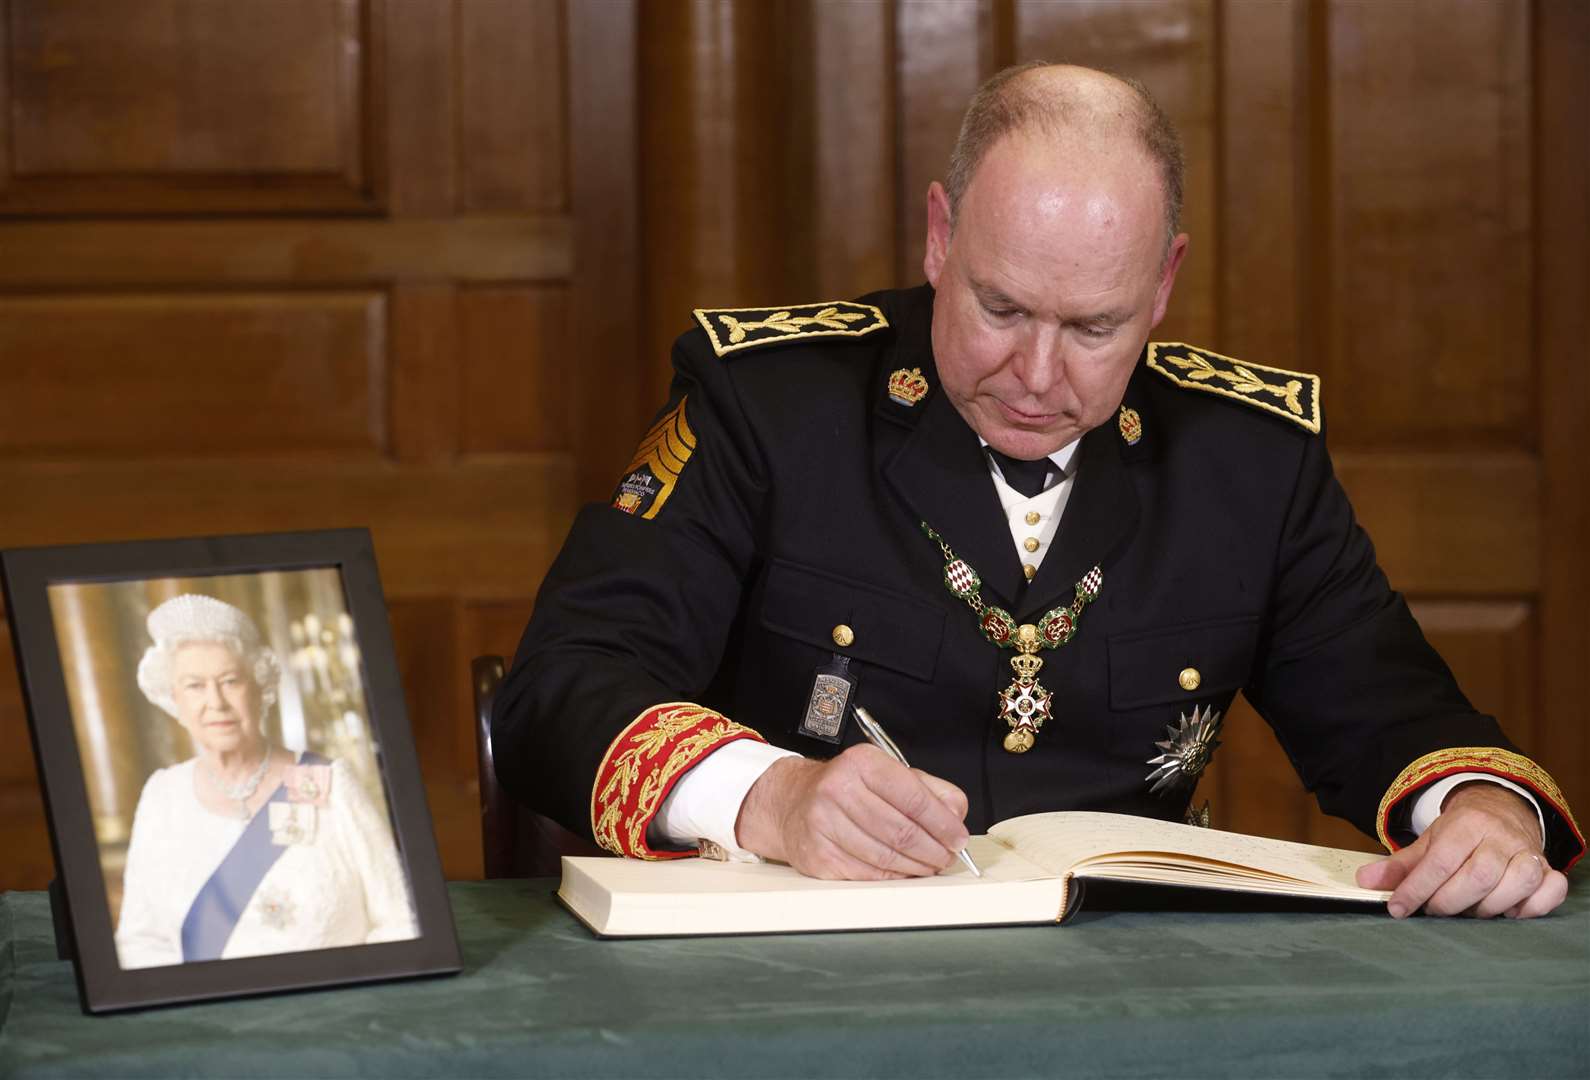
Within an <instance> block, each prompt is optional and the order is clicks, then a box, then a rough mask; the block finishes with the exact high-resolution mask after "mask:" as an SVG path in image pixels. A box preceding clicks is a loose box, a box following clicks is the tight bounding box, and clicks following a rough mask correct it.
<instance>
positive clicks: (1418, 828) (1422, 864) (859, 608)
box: [493, 65, 1584, 916]
mask: <svg viewBox="0 0 1590 1080" xmlns="http://www.w3.org/2000/svg"><path fill="white" fill-rule="evenodd" d="M1181 187H1182V162H1181V151H1180V147H1179V143H1178V142H1177V139H1176V136H1175V133H1174V130H1173V129H1172V127H1171V125H1170V124H1169V122H1168V120H1166V118H1165V116H1164V114H1163V113H1162V112H1161V111H1160V110H1159V109H1158V107H1157V106H1156V105H1155V104H1154V103H1153V101H1152V100H1151V99H1150V98H1149V97H1148V95H1147V94H1146V92H1144V91H1143V89H1142V88H1141V87H1140V86H1137V85H1136V84H1132V83H1129V82H1126V81H1123V80H1120V79H1117V78H1115V77H1113V76H1109V75H1105V74H1103V73H1100V72H1095V71H1090V70H1088V69H1084V68H1076V67H1065V66H1047V65H1027V66H1024V67H1022V68H1017V69H1012V70H1011V71H1007V72H1004V73H1001V74H1000V75H999V76H996V77H995V78H994V79H993V80H991V81H990V82H989V83H988V84H987V85H985V86H984V87H983V88H982V89H980V90H979V92H978V94H977V95H976V97H975V98H974V99H973V101H972V104H971V106H970V108H969V109H968V112H967V116H966V119H965V122H964V123H963V126H962V130H961V136H960V139H959V140H958V142H957V145H956V148H955V152H954V154H953V156H952V159H951V162H950V168H949V172H948V174H947V178H946V181H945V182H944V184H942V185H941V184H938V183H935V184H933V185H932V186H931V187H930V188H929V190H928V196H927V215H928V237H927V250H926V255H925V258H924V261H923V268H924V270H925V273H926V277H927V282H928V284H927V285H925V286H922V287H919V288H917V289H912V290H905V291H890V292H883V293H877V294H873V295H871V296H867V297H863V298H861V299H860V300H859V301H856V302H837V301H836V302H829V303H822V304H808V305H784V306H779V307H771V308H758V309H731V310H718V309H702V310H698V311H697V312H695V317H696V322H697V324H698V326H697V329H694V330H692V331H691V332H690V333H687V334H685V335H684V336H683V337H681V338H680V339H679V342H678V343H677V345H676V346H675V349H674V367H675V378H674V382H673V386H672V391H671V395H670V398H669V401H668V403H667V404H666V405H665V406H664V408H663V409H662V410H661V412H660V413H659V414H658V419H657V420H656V422H655V424H654V425H653V427H652V428H651V430H650V431H648V432H647V433H646V435H645V436H644V437H643V438H642V441H641V444H640V447H639V449H638V450H637V452H636V455H635V459H634V461H633V462H632V464H631V465H630V467H629V469H627V470H626V471H625V475H624V476H623V477H622V478H621V480H620V482H619V485H618V488H617V490H616V491H615V493H614V497H613V500H612V502H611V504H608V505H601V506H593V507H589V508H587V509H586V510H584V511H583V512H582V513H581V515H580V516H579V518H578V519H577V521H576V523H575V525H574V528H573V530H572V532H571V534H570V537H569V541H568V543H567V544H566V545H565V547H564V550H563V553H562V554H561V555H560V556H559V559H558V560H557V562H556V564H555V565H554V567H553V568H552V570H551V572H550V573H549V574H548V577H547V579H546V582H545V584H544V585H543V589H542V592H541V594H540V597H539V598H538V600H537V604H536V614H535V617H534V619H533V620H532V621H531V624H530V626H529V627H528V629H527V630H526V633H525V636H524V640H523V642H522V643H521V645H520V649H519V653H518V655H517V657H516V661H515V665H514V668H513V670H512V672H511V673H510V674H509V676H508V678H507V680H506V681H505V683H504V685H503V688H502V690H501V691H500V692H499V696H498V712H497V715H496V722H495V724H494V729H493V731H494V740H495V746H496V760H497V767H498V771H499V774H500V777H501V779H502V781H503V783H504V784H505V785H506V786H507V787H508V788H509V790H512V791H516V792H519V793H521V796H522V797H524V798H526V800H527V801H529V802H531V804H532V805H534V806H536V807H537V808H538V809H540V810H542V811H543V812H545V813H548V814H550V815H551V816H553V817H554V818H557V819H558V820H560V821H562V822H563V823H564V824H565V825H567V826H569V827H571V828H574V829H577V830H582V831H588V832H590V833H591V835H593V836H594V837H595V838H596V840H597V841H598V842H599V843H601V844H602V845H603V846H605V847H607V848H609V849H610V850H612V851H614V852H617V853H619V854H624V855H630V856H638V857H643V858H666V857H677V856H681V855H690V854H696V853H697V852H706V853H709V854H713V855H715V856H718V857H728V858H746V859H749V858H771V859H778V860H782V861H785V862H788V863H790V864H792V865H793V866H795V867H796V868H797V869H799V870H801V871H803V872H805V873H808V874H812V875H816V876H822V877H840V878H858V879H865V878H879V877H895V876H904V875H922V874H931V873H935V872H937V871H938V870H940V869H942V868H944V867H945V866H947V865H949V863H950V862H951V861H953V859H954V858H955V853H956V852H958V851H959V850H960V849H961V848H962V847H963V846H964V844H965V841H966V838H967V835H968V831H969V830H970V831H973V832H981V831H983V830H985V829H986V828H987V827H988V826H989V825H991V824H993V823H994V822H996V821H999V820H1002V819H1005V818H1008V817H1013V816H1017V815H1019V814H1024V813H1033V812H1039V811H1047V810H1065V809H1093V810H1110V811H1116V812H1122V813H1131V814H1141V815H1147V816H1151V817H1159V818H1167V819H1172V820H1184V819H1195V818H1196V814H1195V812H1194V811H1192V809H1191V806H1190V800H1191V796H1192V794H1193V791H1194V789H1195V787H1196V784H1197V780H1198V776H1199V774H1200V773H1201V772H1202V770H1203V768H1204V767H1205V766H1206V764H1207V762H1208V760H1209V758H1210V755H1211V754H1212V753H1214V751H1215V749H1216V747H1217V746H1218V733H1219V722H1220V717H1221V716H1222V715H1223V714H1224V712H1225V710H1226V709H1227V708H1228V707H1229V705H1230V703H1231V701H1232V699H1233V697H1234V696H1235V695H1236V693H1237V692H1238V691H1239V690H1240V691H1242V692H1244V693H1245V695H1246V697H1247V699H1248V700H1249V701H1250V702H1251V703H1252V704H1253V705H1254V707H1255V708H1256V709H1257V710H1258V711H1259V712H1260V714H1261V715H1263V716H1264V717H1265V718H1266V719H1267V720H1268V721H1269V722H1270V723H1271V724H1272V725H1273V726H1274V728H1275V730H1276V733H1277V735H1278V736H1279V738H1280V740H1281V742H1282V744H1283V746H1284V747H1285V748H1286V750H1287V752H1288V754H1289V756H1290V758H1291V760H1292V761H1293V763H1294V765H1295V766H1296V768H1297V770H1298V772H1299V774H1300V775H1301V777H1302V779H1303V781H1304V783H1305V784H1306V785H1307V786H1308V787H1309V788H1310V789H1311V790H1313V791H1315V792H1316V794H1317V796H1318V798H1319V800H1320V803H1321V805H1322V806H1323V807H1324V809H1325V810H1326V811H1327V812H1330V813H1335V814H1338V815H1341V816H1343V817H1346V818H1348V819H1349V820H1351V821H1353V822H1354V823H1355V824H1356V825H1358V826H1359V827H1360V828H1362V829H1364V830H1365V831H1366V832H1368V833H1370V834H1371V835H1377V836H1379V837H1380V838H1381V839H1382V841H1383V842H1385V843H1386V845H1387V846H1388V848H1391V849H1392V850H1393V851H1394V854H1393V855H1392V856H1391V857H1390V858H1388V859H1387V860H1385V861H1383V862H1380V863H1377V864H1374V865H1373V866H1371V867H1368V868H1366V869H1365V871H1364V872H1363V873H1362V874H1361V875H1360V881H1361V883H1362V884H1364V885H1366V886H1369V887H1375V888H1386V889H1394V890H1395V892H1394V894H1393V896H1392V900H1391V903H1390V909H1391V911H1392V913H1393V914H1396V915H1399V916H1400V915H1405V914H1408V913H1410V912H1412V911H1415V910H1418V909H1419V908H1421V907H1423V908H1424V909H1425V910H1427V911H1430V912H1433V913H1438V914H1458V913H1467V914H1474V915H1480V916H1489V915H1497V914H1508V915H1514V916H1532V915H1540V914H1544V913H1546V912H1548V911H1550V910H1551V909H1552V908H1554V907H1555V906H1556V905H1557V904H1559V903H1560V902H1561V901H1562V898H1563V896H1564V895H1565V893H1566V878H1565V877H1564V876H1563V874H1562V873H1561V872H1560V869H1561V868H1566V866H1568V865H1569V864H1570V863H1571V862H1572V861H1573V860H1575V859H1577V858H1578V857H1579V855H1580V854H1581V853H1582V852H1583V850H1584V843H1583V839H1582V837H1581V835H1580V833H1579V830H1578V828H1577V826H1576V825H1575V823H1574V821H1573V818H1572V815H1571V813H1570V812H1569V810H1568V807H1567V806H1566V804H1565V802H1564V801H1563V799H1562V795H1561V792H1560V791H1559V790H1558V789H1557V787H1556V785H1555V783H1553V781H1552V779H1551V778H1550V777H1549V776H1548V775H1547V774H1546V773H1545V772H1544V771H1543V770H1542V769H1540V767H1539V766H1538V765H1536V764H1535V763H1533V762H1531V761H1529V760H1528V759H1527V758H1525V757H1523V756H1522V755H1521V754H1519V753H1518V752H1517V750H1516V748H1514V747H1513V746H1512V745H1511V744H1509V743H1508V742H1507V740H1506V738H1505V736H1503V734H1502V732H1501V730H1500V728H1499V727H1498V725H1497V724H1496V722H1495V720H1494V719H1492V718H1490V717H1487V716H1483V715H1481V714H1479V713H1477V712H1476V711H1475V710H1474V709H1473V708H1472V707H1471V706H1470V705H1469V703H1468V702H1467V700H1466V699H1464V697H1463V695H1462V694H1461V692H1460V691H1459V690H1458V688H1457V686H1456V684H1455V683H1454V681H1453V679H1452V676H1451V674H1450V672H1449V671H1448V670H1447V668H1446V666H1445V665H1444V664H1443V663H1442V662H1441V660H1440V658H1439V657H1438V656H1436V654H1435V653H1434V652H1433V651H1432V650H1431V649H1430V647H1429V645H1428V644H1427V643H1426V642H1425V641H1424V638H1423V636H1422V635H1421V634H1420V632H1419V629H1418V626H1417V625H1416V623H1415V622H1414V620H1413V618H1412V616H1411V615H1410V614H1409V612H1408V610H1407V606H1406V604H1405V603H1404V602H1403V600H1402V599H1401V597H1399V596H1398V595H1397V594H1395V593H1393V592H1392V591H1391V590H1390V588H1389V586H1388V584H1387V582H1386V579H1385V577H1384V575H1383V574H1382V573H1381V572H1380V570H1379V568H1378V567H1377V566H1376V564H1375V559H1374V552H1373V548H1372V546H1371V545H1370V542H1369V540H1368V538H1367V536H1365V535H1364V533H1363V531H1362V530H1361V529H1359V528H1358V526H1357V525H1356V523H1355V522H1354V520H1353V516H1352V511H1351V508H1350V507H1349V505H1348V503H1347V500H1346V497H1345V495H1344V494H1343V493H1342V490H1341V488H1340V486H1339V485H1338V484H1337V482H1336V480H1335V477H1334V475H1333V473H1332V470H1331V464H1330V458H1329V455H1328V454H1327V452H1326V449H1325V441H1324V436H1323V430H1322V429H1323V418H1322V417H1321V415H1320V406H1319V382H1318V379H1317V378H1315V377H1313V376H1311V375H1308V374H1305V373H1300V372H1293V371H1288V370H1285V369H1283V368H1279V367H1272V366H1269V365H1266V364H1260V363H1255V362H1243V361H1237V360H1233V359H1231V358H1229V357H1225V356H1222V355H1220V354H1218V353H1214V352H1210V351H1207V350H1203V349H1198V348H1194V347H1191V346H1187V345H1182V344H1168V343H1151V342H1150V341H1149V337H1150V335H1151V332H1152V331H1153V329H1154V327H1155V326H1156V325H1158V323H1159V322H1160V320H1161V319H1162V318H1163V317H1164V314H1165V310H1166V307H1167V305H1168V304H1169V301H1170V296H1171V291H1172V288H1173V286H1174V284H1175V280H1176V273H1177V270H1178V269H1179V267H1180V265H1181V261H1182V258H1183V256H1184V255H1185V253H1186V250H1187V243H1188V238H1187V236H1186V234H1184V233H1182V232H1181V230H1180V226H1179V213H1180V205H1181ZM858 704H861V705H865V706H867V707H868V709H869V710H870V711H871V712H872V713H873V714H874V715H875V716H876V717H877V718H878V719H879V720H881V721H882V722H883V723H884V725H885V726H886V727H887V728H888V730H889V731H890V732H891V734H892V735H893V736H894V738H895V741H896V742H898V743H899V744H900V745H901V746H902V747H903V749H904V750H905V752H906V754H907V755H908V756H909V758H910V760H911V761H912V763H913V764H914V765H915V766H916V768H915V769H907V768H905V767H904V766H902V765H898V764H896V763H895V762H894V761H893V760H891V759H890V758H889V757H888V756H887V755H885V754H884V753H882V752H881V751H878V750H876V749H874V748H873V747H872V746H870V745H867V744H865V743H864V742H862V740H861V735H860V733H859V731H858V730H857V727H856V724H855V722H854V721H853V719H852V716H853V713H852V710H853V709H854V707H855V706H856V705H858Z"/></svg>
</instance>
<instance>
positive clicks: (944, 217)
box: [922, 180, 950, 289]
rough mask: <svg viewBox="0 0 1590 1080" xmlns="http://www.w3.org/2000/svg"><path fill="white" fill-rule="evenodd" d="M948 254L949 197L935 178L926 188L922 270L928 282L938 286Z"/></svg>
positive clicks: (935, 286)
mask: <svg viewBox="0 0 1590 1080" xmlns="http://www.w3.org/2000/svg"><path fill="white" fill-rule="evenodd" d="M949 254H950V197H949V196H948V195H947V194H945V192H944V185H943V184H941V183H939V182H938V181H937V180H935V181H933V182H932V183H931V184H929V185H928V190H927V250H926V251H925V252H924V253H923V255H922V272H923V273H924V274H926V275H927V279H928V284H929V285H932V286H933V287H934V288H935V289H936V288H938V287H939V275H940V274H942V273H943V272H944V260H945V259H947V258H948V257H949Z"/></svg>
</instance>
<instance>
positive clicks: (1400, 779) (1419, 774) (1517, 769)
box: [1375, 746, 1585, 870]
mask: <svg viewBox="0 0 1590 1080" xmlns="http://www.w3.org/2000/svg"><path fill="white" fill-rule="evenodd" d="M1454 773H1488V774H1489V775H1491V776H1500V777H1503V778H1504V779H1507V780H1511V781H1513V783H1515V784H1520V785H1522V786H1523V787H1526V788H1528V789H1529V790H1530V791H1531V792H1533V793H1534V795H1535V797H1536V798H1538V799H1540V800H1541V801H1542V802H1543V803H1545V804H1546V807H1547V808H1549V809H1550V810H1551V812H1552V813H1553V814H1555V815H1556V816H1557V817H1558V818H1560V819H1561V820H1562V822H1563V824H1565V825H1567V827H1568V831H1569V832H1570V833H1572V835H1573V840H1574V842H1576V843H1577V844H1578V851H1576V852H1573V853H1572V854H1568V855H1566V856H1565V857H1564V858H1563V859H1561V860H1560V861H1561V863H1562V865H1559V866H1558V867H1557V868H1558V869H1559V870H1566V869H1568V867H1570V866H1572V865H1573V864H1574V863H1576V862H1578V861H1579V857H1580V856H1581V855H1583V854H1584V850H1585V842H1584V833H1583V832H1581V831H1580V829H1579V823H1578V822H1577V821H1575V820H1574V819H1573V812H1572V811H1571V810H1569V809H1568V800H1567V799H1565V798H1563V794H1562V789H1561V788H1559V787H1558V786H1557V782H1556V781H1555V780H1553V779H1552V778H1551V774H1550V773H1548V772H1547V771H1546V770H1545V769H1542V768H1541V767H1540V766H1539V765H1536V764H1535V763H1534V762H1533V761H1531V760H1529V759H1528V758H1527V757H1524V756H1523V755H1522V754H1515V753H1512V752H1511V751H1509V750H1503V749H1502V748H1501V747H1499V746H1453V747H1449V748H1448V749H1446V750H1437V751H1435V752H1434V753H1430V754H1426V755H1424V756H1423V757H1422V758H1419V759H1418V760H1416V761H1415V762H1413V764H1411V765H1409V766H1408V767H1407V768H1406V769H1403V770H1402V772H1400V773H1398V774H1397V778H1396V779H1395V780H1393V781H1392V782H1391V786H1390V787H1389V788H1387V789H1386V794H1385V795H1384V796H1383V797H1382V798H1381V800H1380V809H1379V811H1378V812H1377V813H1376V814H1375V832H1376V833H1377V834H1378V835H1379V837H1380V842H1381V843H1382V844H1384V845H1385V846H1386V849H1387V850H1388V851H1396V850H1397V848H1398V847H1399V846H1400V845H1399V844H1398V843H1397V842H1396V841H1395V840H1394V839H1392V837H1391V834H1390V831H1389V830H1388V828H1387V822H1388V821H1389V820H1390V817H1391V811H1392V810H1393V808H1395V807H1396V805H1397V803H1399V802H1401V801H1402V800H1403V799H1404V798H1405V797H1407V795H1408V794H1409V793H1411V792H1413V791H1414V790H1416V789H1418V788H1422V787H1424V786H1425V785H1426V784H1433V783H1435V782H1436V781H1437V780H1440V779H1441V778H1442V777H1446V776H1451V775H1453V774H1454ZM1552 846H1553V845H1552V844H1551V839H1550V837H1549V836H1548V837H1547V848H1548V854H1550V853H1553V852H1552V851H1551V848H1552Z"/></svg>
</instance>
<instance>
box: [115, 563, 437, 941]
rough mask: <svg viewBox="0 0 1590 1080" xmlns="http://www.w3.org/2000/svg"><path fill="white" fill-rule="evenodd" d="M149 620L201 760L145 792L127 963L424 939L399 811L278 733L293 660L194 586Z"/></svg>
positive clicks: (149, 695) (128, 884) (154, 647)
mask: <svg viewBox="0 0 1590 1080" xmlns="http://www.w3.org/2000/svg"><path fill="white" fill-rule="evenodd" d="M146 626H147V630H148V640H149V644H148V645H147V647H146V648H145V649H144V652H143V655H142V659H141V660H140V661H139V662H138V665H137V674H136V679H137V685H138V689H139V690H140V691H141V692H142V694H143V696H144V697H145V698H146V699H147V700H148V701H149V702H150V703H151V704H153V705H154V706H155V707H156V708H157V709H158V710H159V714H156V715H160V714H163V716H164V717H168V718H169V720H168V721H166V722H168V723H169V722H174V723H175V724H177V725H180V727H181V728H182V729H183V730H184V731H186V733H187V735H188V736H189V737H190V739H191V744H192V746H193V747H194V749H195V753H194V754H193V756H192V757H189V758H187V759H186V760H182V761H178V762H177V763H176V764H172V765H167V766H165V767H163V768H158V769H156V770H155V771H154V772H153V774H152V775H150V776H149V777H148V779H147V780H146V781H145V782H144V784H143V788H142V791H141V793H140V794H139V796H138V801H137V805H136V808H135V810H134V811H133V820H132V830H131V835H130V838H129V839H128V842H127V850H126V864H125V871H124V874H123V881H122V887H123V893H122V900H121V905H120V912H119V916H118V918H117V921H116V931H115V942H116V953H117V957H118V961H119V963H120V965H121V967H123V968H124V969H128V968H147V967H157V966H161V965H167V964H182V963H191V962H195V961H202V960H217V959H232V958H235V957H243V956H257V955H261V954H269V953H283V952H299V951H305V950H311V949H324V948H334V947H337V946H346V945H363V944H368V943H373V942H381V941H401V940H407V939H411V938H414V937H416V936H417V935H418V929H417V926H416V922H415V918H414V913H413V908H412V905H411V902H410V895H409V890H408V886H407V882H406V878H405V875H404V871H403V867H402V863H401V861H400V860H399V858H398V852H397V848H396V845H395V843H394V840H393V833H392V827H391V824H390V822H389V821H388V820H387V817H386V814H385V811H384V808H383V807H378V806H377V805H376V803H375V801H374V800H372V798H371V796H370V794H369V792H368V791H367V790H366V789H365V787H364V786H363V785H362V784H361V783H360V782H359V780H358V778H357V777H356V776H355V775H354V774H353V772H352V769H351V768H350V765H349V764H348V763H347V762H346V761H345V760H343V759H336V760H331V759H328V758H326V757H323V756H321V755H320V754H317V753H314V752H312V751H308V750H299V751H293V750H290V749H288V748H287V747H285V746H281V745H274V744H273V743H272V741H271V739H270V738H269V736H268V735H267V731H268V730H269V726H268V725H267V724H266V719H267V717H268V715H269V713H270V711H271V710H272V708H274V707H276V706H277V704H278V696H279V693H280V691H281V688H282V676H283V673H282V663H281V659H280V658H279V656H278V654H277V652H276V650H274V649H272V648H271V647H270V645H269V644H267V643H265V642H264V641H263V640H262V638H261V635H260V631H259V628H258V626H256V624H255V622H254V621H253V620H252V619H251V618H250V617H249V616H248V615H247V614H246V613H245V612H243V611H242V610H241V609H240V608H238V607H236V606H234V605H232V604H229V603H227V602H225V601H223V600H220V599H217V598H215V597H213V596H209V595H205V594H202V593H197V592H186V593H183V594H182V595H178V596H175V597H172V598H171V599H168V600H166V601H164V602H163V603H161V604H159V606H157V607H155V608H154V610H152V611H150V612H149V615H148V618H147V620H146ZM156 722H160V721H156Z"/></svg>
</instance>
